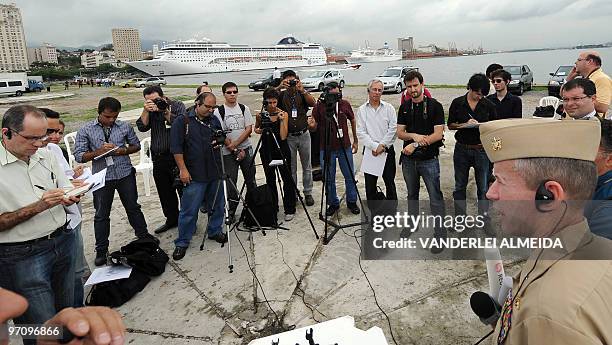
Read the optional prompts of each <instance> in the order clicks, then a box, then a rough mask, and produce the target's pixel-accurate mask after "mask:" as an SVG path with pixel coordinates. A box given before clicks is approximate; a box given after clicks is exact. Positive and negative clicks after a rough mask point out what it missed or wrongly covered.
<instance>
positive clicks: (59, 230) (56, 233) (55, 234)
mask: <svg viewBox="0 0 612 345" xmlns="http://www.w3.org/2000/svg"><path fill="white" fill-rule="evenodd" d="M64 230H66V226H65V225H62V226H60V227H59V228H57V229H55V231H53V232H52V233H50V234H49V235H45V236H43V237H39V238H35V239H33V240H29V241H23V242H12V243H0V247H8V246H23V245H28V244H34V243H37V242H41V241H46V240H51V239H54V238H56V237H59V236H60V235H61V234H63V233H64Z"/></svg>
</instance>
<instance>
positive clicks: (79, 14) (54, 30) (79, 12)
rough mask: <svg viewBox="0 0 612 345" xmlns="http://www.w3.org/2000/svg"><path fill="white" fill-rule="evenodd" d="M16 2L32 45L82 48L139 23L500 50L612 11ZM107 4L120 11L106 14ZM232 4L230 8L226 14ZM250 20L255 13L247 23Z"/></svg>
mask: <svg viewBox="0 0 612 345" xmlns="http://www.w3.org/2000/svg"><path fill="white" fill-rule="evenodd" d="M14 3H15V4H16V5H17V7H19V8H20V10H21V13H22V17H23V23H24V24H23V25H24V30H25V34H26V41H27V44H28V46H35V45H39V44H41V43H43V42H50V43H51V44H53V45H55V46H58V47H75V48H78V47H82V46H99V45H101V44H105V43H110V42H112V37H111V29H112V28H116V27H132V28H135V29H138V30H139V31H140V37H141V38H142V40H143V41H145V40H149V41H150V40H175V39H189V38H193V37H195V36H199V37H208V38H210V39H212V40H216V41H227V42H228V43H243V44H253V45H256V44H260V45H268V44H272V43H276V42H277V41H278V40H279V39H280V38H282V37H283V36H285V35H286V34H293V35H294V36H295V37H296V38H298V39H299V40H302V41H313V42H317V43H321V44H323V45H325V46H332V47H335V48H337V49H338V50H350V49H355V48H358V47H359V46H361V47H363V46H364V45H365V42H366V41H368V42H369V44H370V45H371V46H373V47H381V46H382V45H383V44H384V42H388V43H389V45H390V47H392V48H396V41H397V38H399V37H408V36H413V37H414V40H415V47H417V48H418V47H419V46H421V45H428V44H431V43H434V44H436V45H438V46H440V47H444V48H445V47H447V46H448V44H449V43H450V42H454V43H455V44H456V46H457V48H459V49H469V48H476V47H479V46H481V45H482V47H484V48H485V49H486V50H492V51H496V50H513V49H529V48H539V47H563V46H573V45H578V44H592V43H605V42H609V41H610V38H609V37H608V36H607V35H606V32H605V30H601V29H600V28H604V27H607V25H608V24H607V23H608V22H610V21H612V2H610V1H606V0H583V1H580V2H576V1H571V0H560V1H552V0H541V1H539V2H537V3H533V2H530V1H527V0H518V1H512V2H510V1H503V2H501V3H500V2H496V3H491V2H487V1H484V0H473V1H468V0H457V1H452V0H432V1H429V2H427V3H426V4H424V3H419V2H413V1H410V2H401V1H399V0H393V1H386V2H384V3H382V4H381V3H374V2H366V1H348V0H340V1H337V2H336V3H334V4H329V3H308V4H305V3H300V2H297V1H294V2H293V3H291V2H290V3H287V2H282V3H281V2H278V1H272V2H267V3H260V2H255V1H252V0H248V1H243V2H233V3H232V2H230V3H223V4H221V3H210V4H206V6H203V9H202V11H203V13H200V12H199V11H197V10H194V9H196V8H197V6H198V3H197V2H195V1H181V2H180V3H179V4H178V5H177V3H176V2H170V1H167V0H161V1H157V2H156V3H155V4H153V5H151V4H150V3H148V2H144V1H134V2H130V3H125V2H119V1H115V0H111V1H108V2H105V3H100V2H96V1H91V0H84V1H76V0H60V1H54V2H43V3H39V2H36V3H34V2H28V1H24V0H16V1H14ZM57 8H62V11H61V12H59V11H57V10H56V9H57ZM355 8H358V9H359V10H358V11H355ZM111 9H112V10H111ZM168 9H172V10H171V11H168ZM398 9H403V10H398ZM109 11H110V13H112V15H107V14H106V13H107V12H109ZM88 13H91V15H88ZM224 13H227V14H228V15H227V16H225V15H221V14H224ZM372 13H375V14H377V13H380V16H373V15H372ZM441 13H444V16H442V15H441ZM207 14H219V15H207ZM230 14H231V15H230ZM294 18H296V19H294ZM41 23H44V25H41ZM244 23H249V25H248V30H246V29H244V26H245V24H244ZM390 23H396V24H393V25H389V24H390ZM75 28H78V30H75ZM534 30H537V32H534ZM66 32H69V33H70V34H69V35H67V34H66ZM525 37H528V38H529V40H528V41H527V40H525Z"/></svg>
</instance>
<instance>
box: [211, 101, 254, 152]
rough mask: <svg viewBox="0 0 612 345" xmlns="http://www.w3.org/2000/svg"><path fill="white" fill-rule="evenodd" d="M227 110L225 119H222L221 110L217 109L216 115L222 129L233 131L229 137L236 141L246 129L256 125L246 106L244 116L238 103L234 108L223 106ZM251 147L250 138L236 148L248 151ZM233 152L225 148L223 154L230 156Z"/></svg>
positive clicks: (228, 134)
mask: <svg viewBox="0 0 612 345" xmlns="http://www.w3.org/2000/svg"><path fill="white" fill-rule="evenodd" d="M222 107H223V108H224V109H225V116H223V119H222V118H221V113H219V109H218V108H217V109H215V113H214V115H215V116H216V117H217V118H218V119H219V122H220V123H221V127H223V129H224V130H227V129H231V130H232V131H231V132H229V133H227V137H228V138H229V139H230V140H232V141H234V140H237V139H238V138H239V137H240V136H241V135H242V133H243V132H244V129H245V128H246V127H248V126H253V125H255V122H254V121H253V115H251V110H250V109H249V107H247V106H246V105H245V106H244V114H242V109H240V105H239V104H238V103H236V105H235V106H233V107H228V106H227V104H224V105H222ZM249 147H251V141H250V140H249V138H246V139H245V140H244V141H243V142H241V143H240V145H238V146H237V147H236V148H237V149H246V148H249ZM230 153H231V152H230V151H229V150H228V149H227V148H226V147H225V146H224V147H223V154H224V155H229V154H230Z"/></svg>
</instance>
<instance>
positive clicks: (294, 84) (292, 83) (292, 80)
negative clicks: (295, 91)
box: [289, 79, 297, 87]
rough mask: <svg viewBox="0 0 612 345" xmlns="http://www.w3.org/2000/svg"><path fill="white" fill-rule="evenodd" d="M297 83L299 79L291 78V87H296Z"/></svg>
mask: <svg viewBox="0 0 612 345" xmlns="http://www.w3.org/2000/svg"><path fill="white" fill-rule="evenodd" d="M296 85H297V79H291V80H289V87H294V86H296Z"/></svg>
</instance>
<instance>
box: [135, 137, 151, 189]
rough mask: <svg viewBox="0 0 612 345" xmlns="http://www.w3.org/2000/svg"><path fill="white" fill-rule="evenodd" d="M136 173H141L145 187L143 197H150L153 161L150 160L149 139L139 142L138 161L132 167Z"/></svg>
mask: <svg viewBox="0 0 612 345" xmlns="http://www.w3.org/2000/svg"><path fill="white" fill-rule="evenodd" d="M134 169H136V172H139V173H142V179H143V181H144V186H145V195H146V196H150V195H151V174H153V160H152V159H151V137H148V138H144V139H142V140H141V141H140V161H139V162H138V165H136V166H135V167H134Z"/></svg>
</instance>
